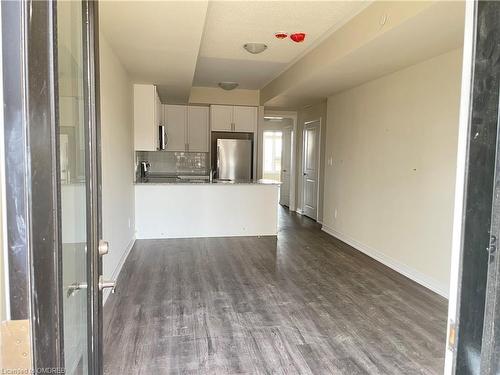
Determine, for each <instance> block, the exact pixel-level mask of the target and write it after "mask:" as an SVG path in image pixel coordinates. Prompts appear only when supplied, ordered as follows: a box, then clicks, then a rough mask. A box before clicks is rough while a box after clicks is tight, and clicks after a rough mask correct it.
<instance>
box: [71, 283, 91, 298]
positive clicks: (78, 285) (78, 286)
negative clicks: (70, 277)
mask: <svg viewBox="0 0 500 375" xmlns="http://www.w3.org/2000/svg"><path fill="white" fill-rule="evenodd" d="M82 289H87V283H79V282H74V283H73V284H71V285H69V286H68V292H67V293H66V297H71V296H72V295H73V294H75V293H76V292H78V291H79V290H82Z"/></svg>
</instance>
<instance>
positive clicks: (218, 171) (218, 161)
mask: <svg viewBox="0 0 500 375" xmlns="http://www.w3.org/2000/svg"><path fill="white" fill-rule="evenodd" d="M216 173H217V178H219V176H220V146H217V165H216Z"/></svg>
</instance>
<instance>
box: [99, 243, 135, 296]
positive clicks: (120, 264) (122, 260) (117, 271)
mask: <svg viewBox="0 0 500 375" xmlns="http://www.w3.org/2000/svg"><path fill="white" fill-rule="evenodd" d="M134 243H135V236H134V237H132V239H131V240H130V242H129V243H128V245H127V247H126V249H125V252H124V253H123V255H122V257H121V258H120V261H119V262H118V264H117V265H116V267H115V269H114V271H113V275H112V276H111V280H118V276H119V275H120V272H121V271H122V268H123V265H124V264H125V261H126V260H127V257H128V255H129V254H130V251H131V250H132V248H133V247H134ZM109 293H111V292H110V290H109V289H108V290H105V291H104V292H103V294H102V304H103V305H104V304H105V303H106V300H107V299H108V297H109Z"/></svg>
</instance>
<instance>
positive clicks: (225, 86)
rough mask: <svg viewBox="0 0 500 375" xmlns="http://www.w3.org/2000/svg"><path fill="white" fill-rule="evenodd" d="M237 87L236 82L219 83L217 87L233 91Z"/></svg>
mask: <svg viewBox="0 0 500 375" xmlns="http://www.w3.org/2000/svg"><path fill="white" fill-rule="evenodd" d="M238 86H239V83H238V82H219V87H220V88H221V89H223V90H227V91H229V90H234V89H235V88H236V87H238Z"/></svg>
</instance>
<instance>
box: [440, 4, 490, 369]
mask: <svg viewBox="0 0 500 375" xmlns="http://www.w3.org/2000/svg"><path fill="white" fill-rule="evenodd" d="M480 4H481V6H490V5H491V6H497V11H500V4H498V3H495V2H476V1H474V2H473V1H467V2H466V3H465V9H466V12H465V33H464V53H463V65H462V88H461V99H460V100H461V103H460V122H459V137H458V151H457V154H458V159H457V175H456V189H455V209H454V222H453V242H452V260H451V276H450V298H449V305H448V327H447V346H446V360H445V371H444V373H445V374H466V373H473V372H474V371H477V373H479V372H480V373H481V374H489V373H491V372H490V371H491V368H489V367H488V364H489V363H490V361H491V359H492V358H494V355H493V356H492V352H491V347H492V345H493V342H492V341H493V340H491V339H492V337H493V335H492V332H491V325H492V323H493V322H494V321H495V320H496V322H495V323H496V324H498V318H496V319H495V316H492V315H491V313H492V312H493V311H495V309H497V307H496V306H495V297H496V296H495V294H496V293H498V289H497V288H498V286H494V287H491V285H488V278H490V277H493V278H495V277H497V275H498V273H497V272H498V269H496V268H495V265H496V264H497V263H498V259H497V258H498V251H497V248H498V244H497V241H498V240H497V239H496V238H495V234H497V233H498V231H499V224H500V218H499V217H498V215H499V212H498V204H499V202H498V200H497V199H495V194H494V192H495V189H496V191H498V189H499V186H498V184H499V183H500V181H499V176H500V165H499V156H500V155H499V154H500V138H499V131H500V124H499V117H498V114H499V113H500V109H499V107H498V97H499V95H498V91H499V90H498V81H499V80H500V71H499V70H498V62H497V60H496V56H497V54H496V53H497V52H498V49H497V50H496V51H495V50H494V49H490V47H491V46H495V45H497V42H498V38H499V35H498V33H496V34H495V33H490V32H489V31H493V30H496V27H492V26H491V25H488V20H487V18H486V17H482V16H484V15H485V14H486V15H487V14H488V12H486V11H485V12H484V13H483V14H481V13H480V11H479V8H478V7H479V5H480ZM491 14H494V13H491ZM478 30H481V31H482V32H481V33H479V32H478ZM489 37H491V38H489ZM494 38H496V39H494ZM494 66H496V68H495V69H493V67H494ZM495 80H496V82H495ZM484 82H488V83H489V85H484ZM495 87H496V89H495ZM486 90H490V92H486ZM491 91H492V92H491ZM485 98H487V99H485ZM492 102H493V103H492ZM491 105H496V112H495V111H493V110H492V108H491V107H490V106H491ZM488 113H489V114H490V115H489V116H488ZM495 113H496V115H495V116H491V114H495ZM473 119H474V120H473ZM479 134H480V135H481V136H480V137H478V135H479ZM495 180H496V181H495ZM495 184H496V185H495ZM488 289H490V290H488ZM471 309H474V310H475V311H471ZM496 311H497V312H498V309H497V310H496ZM471 354H472V355H473V356H474V362H473V361H469V359H471V357H472V356H471ZM496 361H498V358H496ZM464 364H471V365H472V368H470V367H467V366H464Z"/></svg>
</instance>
